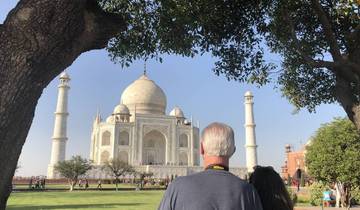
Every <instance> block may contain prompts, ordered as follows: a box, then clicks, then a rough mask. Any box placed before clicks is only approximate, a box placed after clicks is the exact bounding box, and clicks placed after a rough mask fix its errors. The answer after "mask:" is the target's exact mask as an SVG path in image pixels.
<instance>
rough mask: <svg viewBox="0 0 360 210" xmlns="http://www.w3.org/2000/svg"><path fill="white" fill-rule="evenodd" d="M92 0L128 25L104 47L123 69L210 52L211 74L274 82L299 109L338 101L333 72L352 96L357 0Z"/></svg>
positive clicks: (356, 65) (356, 79) (358, 50)
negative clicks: (274, 57)
mask: <svg viewBox="0 0 360 210" xmlns="http://www.w3.org/2000/svg"><path fill="white" fill-rule="evenodd" d="M98 1H99V4H100V5H101V6H102V7H103V8H104V10H105V11H107V12H111V13H116V14H119V15H122V16H123V17H124V18H125V19H126V20H127V24H128V25H127V30H124V31H122V32H121V33H119V34H118V35H117V36H116V37H114V38H113V39H112V40H111V41H110V43H109V46H108V48H107V49H108V51H109V54H110V56H111V58H112V60H113V61H115V62H119V63H121V64H122V65H123V66H129V65H130V64H131V63H132V62H133V61H134V60H136V59H147V58H153V59H156V60H158V61H160V62H162V58H161V55H163V54H177V55H182V56H188V57H193V56H194V55H196V54H204V53H210V54H211V55H212V56H213V57H214V58H215V59H216V62H215V63H214V68H213V71H214V73H215V74H216V75H224V76H225V77H226V78H227V79H228V80H235V81H239V82H247V83H254V84H257V85H259V86H261V85H264V84H266V83H268V82H269V81H270V79H275V80H276V81H277V82H278V84H279V85H280V88H281V90H282V92H283V95H284V96H285V97H286V98H288V99H289V101H290V102H291V103H292V104H293V105H295V107H296V108H298V109H300V108H304V107H306V108H307V109H308V110H309V111H314V110H315V108H316V106H318V105H320V104H322V103H334V102H335V101H337V100H339V96H338V95H337V93H336V92H335V86H336V84H337V83H336V82H337V79H339V77H343V78H341V79H345V80H346V81H347V82H348V81H351V85H352V86H353V87H354V88H353V89H352V90H350V91H351V92H353V93H354V94H353V95H354V96H359V91H358V89H359V88H358V87H359V86H360V82H359V81H360V80H359V78H360V75H359V73H357V71H358V69H360V64H359V62H358V55H359V54H360V48H359V46H360V44H359V41H360V40H359V39H358V38H357V37H358V35H357V34H358V33H360V32H358V33H355V32H356V30H357V31H359V30H360V28H359V27H360V16H359V4H358V2H356V1H353V0H352V1H344V0H336V1H328V0H304V1H298V0H254V1H245V0H232V1H230V0H225V1H219V0H185V1H184V0H98ZM319 8H320V9H319ZM267 50H268V51H270V52H272V53H276V54H279V55H280V56H281V57H282V61H281V65H280V66H275V64H273V63H271V62H270V61H269V60H267V59H266V58H265V52H266V51H267ZM339 55H340V56H339ZM335 58H336V59H335ZM339 59H340V60H342V61H341V62H340V63H336V62H337V60H339ZM275 69H276V72H280V74H277V75H276V76H278V77H277V78H275V77H274V76H272V73H273V72H274V70H275ZM358 98H360V97H358Z"/></svg>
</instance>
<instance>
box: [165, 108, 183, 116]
mask: <svg viewBox="0 0 360 210" xmlns="http://www.w3.org/2000/svg"><path fill="white" fill-rule="evenodd" d="M169 115H170V116H174V117H178V118H185V115H184V112H183V111H182V110H181V109H180V108H179V107H177V106H176V107H174V109H173V110H172V111H171V112H170V113H169Z"/></svg>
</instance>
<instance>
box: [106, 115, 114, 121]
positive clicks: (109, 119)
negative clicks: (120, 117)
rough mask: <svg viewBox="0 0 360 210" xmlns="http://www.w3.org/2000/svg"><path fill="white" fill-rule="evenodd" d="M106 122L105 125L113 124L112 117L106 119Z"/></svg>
mask: <svg viewBox="0 0 360 210" xmlns="http://www.w3.org/2000/svg"><path fill="white" fill-rule="evenodd" d="M106 122H107V123H113V122H114V117H113V116H112V115H110V116H109V117H108V118H106Z"/></svg>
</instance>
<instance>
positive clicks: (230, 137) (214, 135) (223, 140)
mask: <svg viewBox="0 0 360 210" xmlns="http://www.w3.org/2000/svg"><path fill="white" fill-rule="evenodd" d="M201 139H202V140H201V141H202V145H203V149H204V153H205V154H207V155H209V156H225V157H231V156H232V155H233V154H234V152H235V141H234V131H233V129H232V128H231V127H230V126H228V125H226V124H223V123H218V122H214V123H211V124H210V125H208V126H207V127H206V128H205V129H204V130H203V131H202V134H201Z"/></svg>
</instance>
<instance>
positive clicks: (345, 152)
mask: <svg viewBox="0 0 360 210" xmlns="http://www.w3.org/2000/svg"><path fill="white" fill-rule="evenodd" d="M306 151H307V152H306V156H305V157H306V165H307V168H308V172H309V173H310V175H311V176H313V177H314V178H316V179H317V180H320V181H325V182H326V183H331V182H335V181H337V182H342V183H345V184H350V185H352V186H358V185H359V184H360V171H359V168H360V153H359V151H360V136H359V134H358V132H357V130H356V128H355V127H354V125H353V124H352V123H351V122H350V121H349V120H347V119H340V118H337V119H335V120H334V121H333V122H331V123H327V124H324V125H322V127H320V128H319V129H318V131H317V132H316V134H315V136H314V137H313V138H312V140H311V144H310V145H309V146H308V147H307V150H306Z"/></svg>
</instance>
